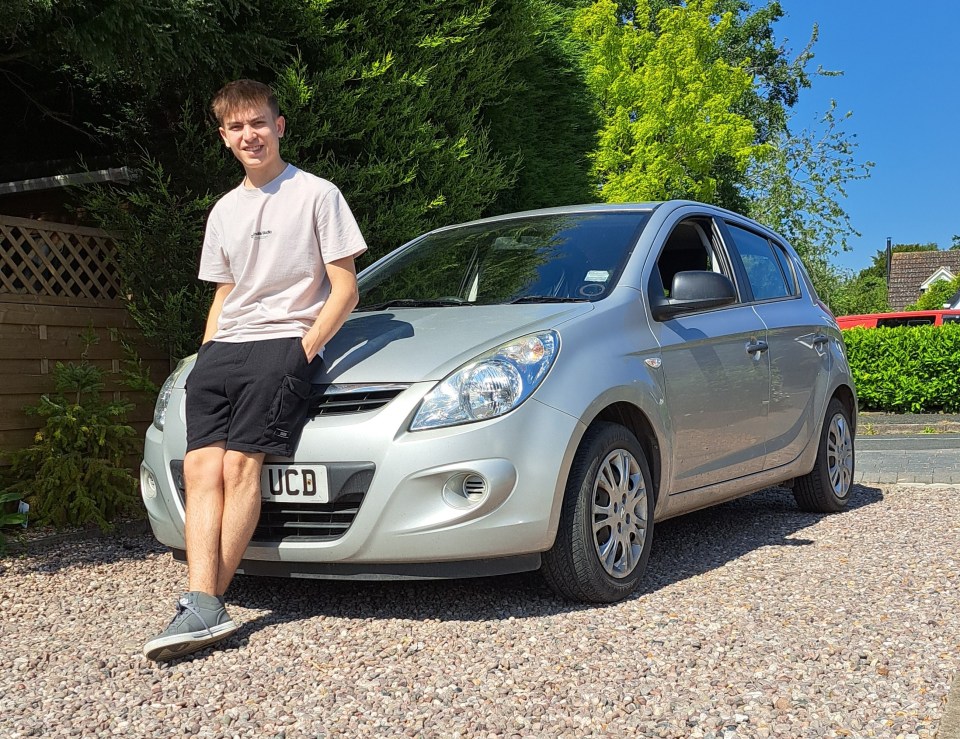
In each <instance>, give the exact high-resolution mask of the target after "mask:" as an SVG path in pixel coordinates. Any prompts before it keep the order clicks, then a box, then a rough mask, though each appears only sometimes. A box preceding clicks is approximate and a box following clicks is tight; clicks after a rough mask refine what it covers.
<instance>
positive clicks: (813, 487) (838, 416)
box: [793, 398, 854, 513]
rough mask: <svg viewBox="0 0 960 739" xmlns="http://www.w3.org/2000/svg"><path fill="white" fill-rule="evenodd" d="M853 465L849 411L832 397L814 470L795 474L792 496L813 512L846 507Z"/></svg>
mask: <svg viewBox="0 0 960 739" xmlns="http://www.w3.org/2000/svg"><path fill="white" fill-rule="evenodd" d="M853 465H854V449H853V428H852V426H851V425H850V412H849V411H848V410H847V408H846V406H844V405H843V403H841V402H840V401H839V400H837V399H836V398H833V399H832V400H831V401H830V403H829V405H827V415H826V417H825V418H824V419H823V429H822V430H821V432H820V445H819V447H818V448H817V462H816V464H815V465H814V466H813V470H812V471H811V472H810V473H809V474H806V475H804V476H803V477H798V478H797V479H796V482H795V483H794V486H793V497H794V498H795V499H796V501H797V505H798V506H800V509H801V510H803V511H810V512H812V513H837V512H838V511H842V510H843V509H844V508H846V507H847V503H849V502H850V488H851V487H853Z"/></svg>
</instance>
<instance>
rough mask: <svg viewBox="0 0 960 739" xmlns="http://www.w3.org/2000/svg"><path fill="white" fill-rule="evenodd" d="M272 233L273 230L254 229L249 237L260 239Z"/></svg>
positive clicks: (255, 239)
mask: <svg viewBox="0 0 960 739" xmlns="http://www.w3.org/2000/svg"><path fill="white" fill-rule="evenodd" d="M272 233H273V231H254V232H253V233H252V234H250V238H251V239H253V240H254V241H259V240H260V239H265V238H267V236H269V235H270V234H272Z"/></svg>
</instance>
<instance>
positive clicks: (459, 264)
mask: <svg viewBox="0 0 960 739" xmlns="http://www.w3.org/2000/svg"><path fill="white" fill-rule="evenodd" d="M648 219H649V213H645V212H636V211H634V212H606V213H569V214H560V215H543V216H529V217H525V218H514V219H510V220H501V221H494V222H490V223H480V224H474V225H470V226H462V227H459V228H452V229H448V230H444V231H441V232H438V233H433V234H428V235H427V236H424V237H423V238H421V239H419V240H418V241H416V242H414V243H413V244H411V245H410V246H409V247H407V248H406V249H403V250H402V251H401V252H399V253H397V254H396V255H394V256H392V257H391V258H388V259H386V260H384V261H383V262H382V263H380V264H379V265H377V266H375V267H373V268H371V269H369V270H367V271H365V272H364V274H363V275H362V277H361V278H360V280H359V285H358V286H359V289H360V304H359V307H358V308H357V310H359V311H364V310H379V309H384V308H390V307H427V306H430V307H432V306H457V305H502V304H505V303H536V302H557V303H562V302H574V301H576V302H579V301H595V300H601V299H603V298H604V297H606V296H607V295H608V294H609V293H610V291H611V290H612V289H613V287H614V285H615V284H616V281H617V279H618V278H619V277H620V273H621V272H622V271H623V267H624V265H625V264H626V262H627V258H628V257H629V256H630V252H631V250H632V249H633V247H634V245H635V244H636V241H637V238H638V236H639V234H640V230H641V229H642V228H643V226H644V224H646V222H647V220H648Z"/></svg>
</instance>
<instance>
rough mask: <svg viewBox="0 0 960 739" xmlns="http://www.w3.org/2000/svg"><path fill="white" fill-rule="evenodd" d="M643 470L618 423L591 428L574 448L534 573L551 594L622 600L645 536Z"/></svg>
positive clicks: (639, 570)
mask: <svg viewBox="0 0 960 739" xmlns="http://www.w3.org/2000/svg"><path fill="white" fill-rule="evenodd" d="M653 498H654V496H653V488H652V486H651V484H650V468H649V466H648V465H647V459H646V457H645V455H644V453H643V448H642V447H641V446H640V443H639V442H638V441H637V438H636V437H635V436H634V435H633V434H631V433H630V432H629V431H628V430H627V429H625V428H624V427H623V426H619V425H617V424H612V423H601V424H596V425H594V426H592V427H591V428H590V429H589V430H588V431H587V433H586V434H585V435H584V437H583V441H582V442H581V444H580V448H579V449H578V450H577V453H576V456H575V457H574V459H573V465H572V467H571V469H570V476H569V478H568V479H567V486H566V489H565V491H564V498H563V507H562V509H561V512H560V526H559V529H558V531H557V538H556V541H555V542H554V545H553V547H552V548H551V549H550V550H549V551H547V552H545V553H544V555H543V567H542V572H543V575H544V577H545V578H546V580H547V583H548V584H549V585H550V587H551V588H553V590H554V591H555V592H556V593H557V594H558V595H561V596H563V597H565V598H570V599H572V600H578V601H583V602H587V603H613V602H614V601H618V600H622V599H623V598H626V597H627V596H628V595H630V593H632V592H633V591H634V589H635V588H636V586H637V583H638V582H639V581H640V578H641V576H642V575H643V571H644V570H645V569H646V566H647V559H648V558H649V557H650V543H651V540H652V538H653V504H654V500H653Z"/></svg>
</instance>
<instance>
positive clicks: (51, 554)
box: [0, 527, 170, 574]
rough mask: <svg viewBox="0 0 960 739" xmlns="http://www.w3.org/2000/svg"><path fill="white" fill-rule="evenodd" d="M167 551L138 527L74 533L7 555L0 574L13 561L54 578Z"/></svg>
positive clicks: (2, 562) (1, 565)
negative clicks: (75, 569)
mask: <svg viewBox="0 0 960 739" xmlns="http://www.w3.org/2000/svg"><path fill="white" fill-rule="evenodd" d="M169 551H170V549H169V548H168V547H166V546H164V545H163V544H161V543H160V542H158V541H157V540H156V539H154V538H153V535H152V534H151V533H143V531H142V527H141V529H140V530H137V531H134V532H130V533H118V532H114V533H112V534H100V533H99V532H96V531H89V532H75V533H73V534H70V535H67V536H64V537H62V538H61V537H59V536H53V537H50V540H49V541H47V542H44V543H42V545H41V544H40V543H38V542H34V543H33V544H30V545H28V548H27V549H26V551H22V550H14V551H11V552H9V553H8V556H7V558H6V559H5V560H4V559H0V574H2V573H3V572H4V571H5V570H6V569H7V567H9V566H10V565H11V564H12V562H13V560H14V559H17V560H19V561H20V562H22V563H23V564H24V565H25V566H26V567H27V568H28V569H30V570H32V571H33V572H42V573H44V574H54V573H56V572H59V571H61V570H65V569H69V568H71V567H79V566H84V565H102V564H113V563H117V562H123V561H125V560H143V559H147V558H149V557H151V556H158V555H163V554H166V553H169Z"/></svg>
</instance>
